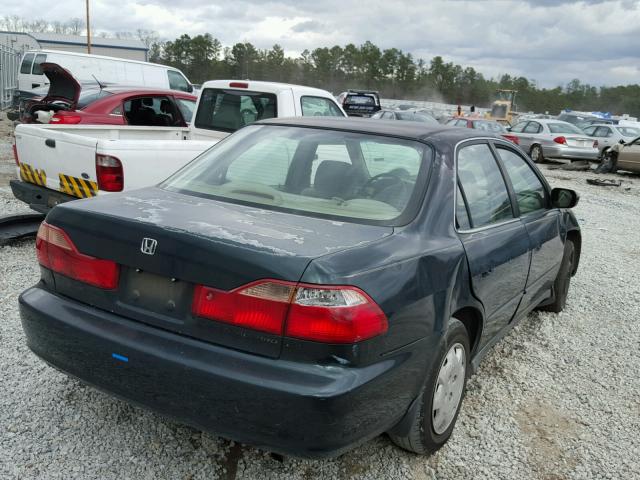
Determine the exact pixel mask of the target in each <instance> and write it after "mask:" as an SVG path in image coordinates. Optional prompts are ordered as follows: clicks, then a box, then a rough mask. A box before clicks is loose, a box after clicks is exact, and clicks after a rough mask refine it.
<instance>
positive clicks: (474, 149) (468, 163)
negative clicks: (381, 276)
mask: <svg viewBox="0 0 640 480" xmlns="http://www.w3.org/2000/svg"><path fill="white" fill-rule="evenodd" d="M457 174H458V188H459V190H460V192H459V195H458V198H460V199H461V200H462V202H463V203H464V208H461V206H460V202H459V201H458V202H457V203H458V205H457V206H456V208H457V210H458V212H457V223H458V234H459V237H460V240H461V241H462V244H463V245H464V249H465V252H466V255H467V261H468V264H469V270H470V273H471V284H472V289H473V292H474V294H475V295H476V297H477V298H478V299H479V300H480V301H481V302H482V304H483V305H484V309H485V327H484V333H483V342H486V341H488V340H489V339H491V338H493V337H494V336H495V335H496V334H497V333H498V332H499V331H500V330H501V329H502V328H503V327H504V326H506V325H507V324H508V323H509V322H510V321H511V319H512V318H513V315H514V314H515V312H516V309H517V308H518V305H519V303H520V300H521V298H522V296H523V293H524V289H525V284H526V280H527V274H528V272H529V237H528V235H527V231H526V229H525V226H524V225H523V223H522V222H521V221H520V220H519V219H518V218H516V215H515V211H514V206H513V205H512V199H511V196H510V195H509V191H508V189H507V184H506V182H505V178H504V173H503V171H502V169H501V167H500V165H499V164H498V162H497V161H496V158H495V156H494V152H493V151H492V149H491V147H490V145H489V143H487V142H485V141H480V142H479V141H475V142H470V143H466V144H463V146H462V147H461V148H460V149H459V150H458V153H457ZM465 214H466V218H463V217H464V216H465Z"/></svg>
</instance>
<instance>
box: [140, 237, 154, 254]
mask: <svg viewBox="0 0 640 480" xmlns="http://www.w3.org/2000/svg"><path fill="white" fill-rule="evenodd" d="M157 246H158V241H157V240H155V239H153V238H147V237H145V238H143V239H142V245H141V246H140V251H141V252H142V253H144V254H145V255H153V254H154V253H156V247H157Z"/></svg>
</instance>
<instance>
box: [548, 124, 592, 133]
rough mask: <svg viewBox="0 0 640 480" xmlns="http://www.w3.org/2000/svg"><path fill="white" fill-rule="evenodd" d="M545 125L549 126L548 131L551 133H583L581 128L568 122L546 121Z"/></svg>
mask: <svg viewBox="0 0 640 480" xmlns="http://www.w3.org/2000/svg"><path fill="white" fill-rule="evenodd" d="M547 127H549V131H550V132H551V133H578V134H584V132H583V131H582V130H580V129H579V128H578V127H576V126H573V125H571V124H568V123H547Z"/></svg>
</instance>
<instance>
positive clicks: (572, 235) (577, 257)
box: [567, 230, 582, 276]
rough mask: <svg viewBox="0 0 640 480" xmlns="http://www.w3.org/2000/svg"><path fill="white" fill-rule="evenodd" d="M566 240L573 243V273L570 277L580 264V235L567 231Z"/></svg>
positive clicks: (576, 231)
mask: <svg viewBox="0 0 640 480" xmlns="http://www.w3.org/2000/svg"><path fill="white" fill-rule="evenodd" d="M567 240H570V241H571V242H573V246H574V247H575V258H574V259H573V271H572V272H571V276H573V275H575V274H576V272H577V271H578V263H580V251H581V250H582V235H580V232H579V231H578V230H569V231H568V232H567Z"/></svg>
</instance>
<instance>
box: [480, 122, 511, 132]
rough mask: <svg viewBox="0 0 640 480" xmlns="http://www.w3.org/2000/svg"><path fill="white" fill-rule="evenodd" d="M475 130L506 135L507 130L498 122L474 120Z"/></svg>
mask: <svg viewBox="0 0 640 480" xmlns="http://www.w3.org/2000/svg"><path fill="white" fill-rule="evenodd" d="M473 128H475V129H476V130H484V131H485V132H496V133H504V132H506V129H505V128H504V127H503V126H502V125H500V124H499V123H498V122H486V121H483V120H474V121H473Z"/></svg>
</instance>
